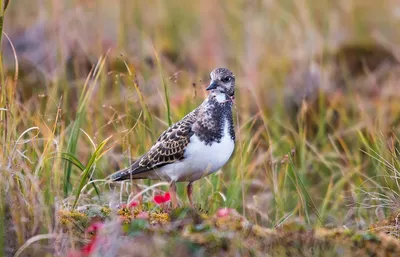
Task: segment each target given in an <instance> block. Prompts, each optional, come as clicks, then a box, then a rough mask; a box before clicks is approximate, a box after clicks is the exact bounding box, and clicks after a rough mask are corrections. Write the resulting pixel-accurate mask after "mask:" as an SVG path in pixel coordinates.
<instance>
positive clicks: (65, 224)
mask: <svg viewBox="0 0 400 257" xmlns="http://www.w3.org/2000/svg"><path fill="white" fill-rule="evenodd" d="M58 220H59V221H60V225H61V227H62V229H63V230H67V229H79V230H83V229H84V228H86V227H87V226H88V224H89V217H88V216H87V215H86V214H85V213H82V212H78V211H70V210H60V211H59V212H58Z"/></svg>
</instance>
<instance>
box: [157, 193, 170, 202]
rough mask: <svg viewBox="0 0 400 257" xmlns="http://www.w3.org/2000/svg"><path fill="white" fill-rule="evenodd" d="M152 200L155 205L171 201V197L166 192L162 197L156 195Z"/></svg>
mask: <svg viewBox="0 0 400 257" xmlns="http://www.w3.org/2000/svg"><path fill="white" fill-rule="evenodd" d="M153 200H154V202H156V204H162V203H166V202H168V201H169V200H171V195H170V194H169V193H168V192H167V193H165V194H164V195H156V196H154V198H153Z"/></svg>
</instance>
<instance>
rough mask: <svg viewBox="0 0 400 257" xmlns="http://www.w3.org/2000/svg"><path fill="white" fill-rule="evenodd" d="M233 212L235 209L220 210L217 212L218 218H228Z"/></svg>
mask: <svg viewBox="0 0 400 257" xmlns="http://www.w3.org/2000/svg"><path fill="white" fill-rule="evenodd" d="M232 211H233V209H230V208H226V207H225V208H221V209H218V211H217V217H218V218H222V217H226V216H228V215H229V214H231V213H232Z"/></svg>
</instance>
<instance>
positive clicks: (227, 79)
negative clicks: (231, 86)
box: [221, 76, 232, 83]
mask: <svg viewBox="0 0 400 257" xmlns="http://www.w3.org/2000/svg"><path fill="white" fill-rule="evenodd" d="M231 80H232V77H231V76H227V77H224V78H222V79H221V81H222V82H224V83H227V82H229V81H231Z"/></svg>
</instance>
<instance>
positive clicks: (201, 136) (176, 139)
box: [109, 68, 235, 208]
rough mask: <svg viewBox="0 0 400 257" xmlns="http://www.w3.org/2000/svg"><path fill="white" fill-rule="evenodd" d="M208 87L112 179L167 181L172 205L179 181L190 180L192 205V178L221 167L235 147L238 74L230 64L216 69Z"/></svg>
mask: <svg viewBox="0 0 400 257" xmlns="http://www.w3.org/2000/svg"><path fill="white" fill-rule="evenodd" d="M206 91H209V92H210V93H209V94H208V96H207V98H206V99H205V100H204V101H203V103H202V104H200V105H199V106H198V107H197V108H196V109H194V110H193V111H192V112H190V113H189V114H187V115H186V116H184V117H183V118H182V119H181V120H180V121H178V122H177V123H175V124H173V125H171V126H170V127H169V128H168V129H167V130H165V131H164V132H163V133H162V134H161V135H160V136H159V138H158V139H157V141H156V142H155V143H154V145H153V146H152V147H151V148H150V149H149V151H148V152H147V153H145V154H144V155H142V156H141V157H140V158H139V159H137V160H136V161H135V162H134V163H133V164H131V165H130V166H129V167H128V168H126V169H123V170H120V171H117V172H115V173H114V174H111V175H110V176H109V179H110V180H111V181H112V182H117V181H124V180H136V179H151V180H161V181H167V182H169V193H170V198H171V203H172V208H176V207H177V196H176V183H177V182H188V184H187V186H186V193H187V197H188V200H189V204H190V206H192V207H193V201H192V191H193V182H194V181H196V180H199V179H200V178H202V177H204V176H207V175H210V174H212V173H214V172H216V171H218V170H219V169H220V168H221V167H222V166H224V165H225V163H227V162H228V160H229V159H230V158H231V156H232V153H233V151H234V148H235V127H234V122H233V116H232V109H233V105H234V99H235V75H234V74H233V72H232V71H230V70H229V69H227V68H216V69H214V70H213V71H212V72H211V73H210V84H209V85H208V87H207V88H206Z"/></svg>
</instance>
